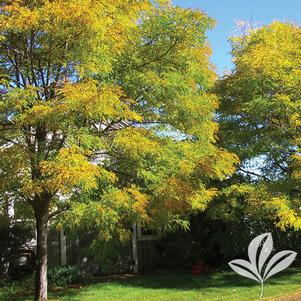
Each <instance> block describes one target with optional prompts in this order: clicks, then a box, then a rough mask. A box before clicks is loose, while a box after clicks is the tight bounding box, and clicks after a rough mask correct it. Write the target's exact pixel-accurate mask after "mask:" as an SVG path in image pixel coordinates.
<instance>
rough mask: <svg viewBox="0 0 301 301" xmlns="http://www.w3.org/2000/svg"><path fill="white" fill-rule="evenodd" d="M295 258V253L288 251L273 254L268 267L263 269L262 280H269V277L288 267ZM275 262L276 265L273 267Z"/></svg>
mask: <svg viewBox="0 0 301 301" xmlns="http://www.w3.org/2000/svg"><path fill="white" fill-rule="evenodd" d="M296 256H297V253H296V252H293V251H288V250H285V251H281V252H279V253H277V254H275V255H274V256H273V257H272V258H271V260H270V262H269V263H268V265H267V267H266V269H265V273H264V276H263V279H264V280H266V279H268V278H270V277H271V276H273V275H275V274H277V273H279V272H281V271H283V270H284V269H286V268H287V267H288V266H290V265H291V264H292V262H293V261H294V260H295V258H296ZM279 260H281V261H280V262H278V261H279ZM276 262H278V263H277V264H276V265H275V263H276Z"/></svg>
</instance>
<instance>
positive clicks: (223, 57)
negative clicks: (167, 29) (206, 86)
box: [173, 0, 301, 74]
mask: <svg viewBox="0 0 301 301" xmlns="http://www.w3.org/2000/svg"><path fill="white" fill-rule="evenodd" d="M173 3H174V4H175V5H179V6H182V7H192V8H200V9H201V10H203V11H205V12H206V13H207V14H208V15H209V16H211V17H213V18H214V19H215V20H216V21H217V25H216V27H215V29H213V30H212V31H211V32H209V33H208V38H209V41H210V44H211V46H212V48H213V56H212V62H213V63H214V64H215V65H216V66H217V70H218V73H220V74H221V73H222V72H223V71H225V70H229V69H231V56H230V54H229V51H230V45H229V43H228V37H229V36H230V35H231V33H233V30H234V28H235V20H245V21H250V20H252V23H259V24H268V23H270V22H272V21H273V20H280V21H292V22H296V23H298V24H299V23H300V24H301V0H286V1H285V0H250V1H246V0H186V1H185V0H173Z"/></svg>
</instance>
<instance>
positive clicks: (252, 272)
mask: <svg viewBox="0 0 301 301" xmlns="http://www.w3.org/2000/svg"><path fill="white" fill-rule="evenodd" d="M229 266H230V267H231V269H232V270H234V271H235V272H236V273H237V274H239V275H241V276H243V277H247V278H250V279H252V280H255V281H257V282H259V283H261V282H262V279H261V277H260V275H259V274H258V272H257V271H256V269H255V268H254V267H253V266H252V264H251V263H250V262H249V261H246V260H243V259H235V260H232V261H230V262H229Z"/></svg>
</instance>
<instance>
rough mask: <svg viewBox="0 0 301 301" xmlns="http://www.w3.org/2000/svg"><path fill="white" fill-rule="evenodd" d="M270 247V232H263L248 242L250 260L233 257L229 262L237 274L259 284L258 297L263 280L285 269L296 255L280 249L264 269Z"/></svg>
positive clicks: (271, 245)
mask: <svg viewBox="0 0 301 301" xmlns="http://www.w3.org/2000/svg"><path fill="white" fill-rule="evenodd" d="M272 249H273V237H272V234H271V233H264V234H261V235H258V236H257V237H255V238H254V239H253V240H252V241H251V243H250V244H249V247H248V255H249V260H250V261H247V260H243V259H235V260H232V261H230V262H229V266H230V267H231V268H232V269H233V270H234V271H235V272H236V273H237V274H239V275H241V276H243V277H247V278H250V279H252V280H255V281H257V282H259V283H260V284H261V294H260V298H262V297H263V294H264V281H265V280H266V279H268V278H269V277H271V276H273V275H275V274H277V273H279V272H280V271H282V270H284V269H286V268H287V267H288V266H289V265H290V264H291V263H292V262H293V261H294V260H295V258H296V256H297V253H296V252H294V251H288V250H286V251H281V252H279V253H277V254H275V255H274V256H273V257H272V258H271V260H270V261H269V262H268V264H267V265H266V267H265V269H264V266H265V263H266V261H267V260H268V258H269V256H270V255H271V252H272ZM259 251H260V252H259Z"/></svg>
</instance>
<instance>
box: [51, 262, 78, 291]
mask: <svg viewBox="0 0 301 301" xmlns="http://www.w3.org/2000/svg"><path fill="white" fill-rule="evenodd" d="M80 281H81V275H80V273H79V271H78V269H77V267H75V266H68V265H65V266H57V267H54V268H50V269H49V270H48V282H49V284H50V285H52V286H57V287H66V286H68V285H70V284H75V283H79V282H80Z"/></svg>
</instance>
